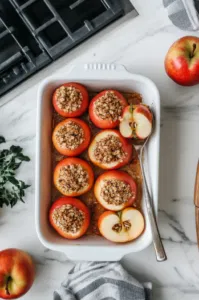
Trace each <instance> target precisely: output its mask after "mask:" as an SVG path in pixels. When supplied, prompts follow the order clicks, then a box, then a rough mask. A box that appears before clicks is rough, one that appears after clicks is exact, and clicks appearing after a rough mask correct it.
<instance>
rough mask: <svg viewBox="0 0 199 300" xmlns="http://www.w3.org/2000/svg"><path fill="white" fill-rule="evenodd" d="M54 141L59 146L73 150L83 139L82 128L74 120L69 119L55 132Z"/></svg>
mask: <svg viewBox="0 0 199 300" xmlns="http://www.w3.org/2000/svg"><path fill="white" fill-rule="evenodd" d="M55 137H56V141H57V143H58V144H59V146H60V147H61V148H64V149H66V148H67V149H69V150H75V149H77V148H78V147H79V146H80V145H81V144H82V143H83V142H84V140H85V136H84V130H83V129H82V127H81V126H80V125H79V124H77V123H76V122H73V121H69V122H67V123H66V124H64V125H63V126H61V127H60V128H59V129H58V130H57V131H56V133H55Z"/></svg>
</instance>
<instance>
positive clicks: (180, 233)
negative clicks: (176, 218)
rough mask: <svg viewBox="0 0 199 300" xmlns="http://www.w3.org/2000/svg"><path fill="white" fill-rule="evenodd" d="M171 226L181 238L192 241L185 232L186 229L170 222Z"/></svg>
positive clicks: (188, 241)
mask: <svg viewBox="0 0 199 300" xmlns="http://www.w3.org/2000/svg"><path fill="white" fill-rule="evenodd" d="M169 225H170V227H171V228H172V229H173V230H174V231H175V232H176V233H177V234H178V235H179V236H180V237H181V239H182V240H183V241H184V242H187V243H192V242H191V241H190V239H189V238H188V237H187V235H186V234H185V232H184V230H183V229H181V230H180V229H179V228H177V227H176V226H175V225H173V224H170V223H169Z"/></svg>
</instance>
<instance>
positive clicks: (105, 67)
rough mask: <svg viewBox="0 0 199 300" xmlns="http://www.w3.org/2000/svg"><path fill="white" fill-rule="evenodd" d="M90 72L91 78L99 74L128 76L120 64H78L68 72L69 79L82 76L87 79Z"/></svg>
mask: <svg viewBox="0 0 199 300" xmlns="http://www.w3.org/2000/svg"><path fill="white" fill-rule="evenodd" d="M91 72H92V76H93V75H94V74H96V75H97V76H99V74H101V75H102V76H103V74H104V73H105V72H106V73H115V74H116V73H120V74H121V73H125V74H128V73H129V72H128V71H127V70H126V68H125V67H124V66H123V65H120V64H112V63H85V64H78V65H73V66H72V67H71V69H70V71H69V72H68V74H70V77H74V78H78V77H79V76H81V77H82V75H84V76H86V75H88V76H89V77H90V76H91V75H90V73H91Z"/></svg>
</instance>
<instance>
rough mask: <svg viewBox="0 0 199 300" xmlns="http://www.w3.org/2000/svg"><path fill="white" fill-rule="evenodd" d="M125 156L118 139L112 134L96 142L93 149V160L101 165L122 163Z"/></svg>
mask: <svg viewBox="0 0 199 300" xmlns="http://www.w3.org/2000/svg"><path fill="white" fill-rule="evenodd" d="M126 155H127V153H126V152H124V150H123V147H122V143H121V141H120V139H119V137H117V136H115V135H113V134H108V135H107V136H106V137H104V138H102V139H101V140H100V141H98V142H97V143H96V147H95V149H94V156H95V159H96V160H97V161H99V162H101V163H107V164H108V163H113V162H117V161H118V162H122V161H123V160H124V158H125V157H126Z"/></svg>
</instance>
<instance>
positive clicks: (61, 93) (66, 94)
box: [56, 85, 83, 113]
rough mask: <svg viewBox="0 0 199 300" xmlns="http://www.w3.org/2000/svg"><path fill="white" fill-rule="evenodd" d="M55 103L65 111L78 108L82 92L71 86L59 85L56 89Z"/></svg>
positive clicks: (70, 111) (72, 110)
mask: <svg viewBox="0 0 199 300" xmlns="http://www.w3.org/2000/svg"><path fill="white" fill-rule="evenodd" d="M56 97H57V105H58V107H59V108H60V109H61V110H63V111H64V112H67V113H72V112H74V111H76V110H78V109H79V108H80V107H81V105H82V100H83V99H82V94H81V92H80V91H79V90H78V89H76V88H75V87H73V86H63V85H62V86H61V87H59V88H58V89H57V90H56Z"/></svg>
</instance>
